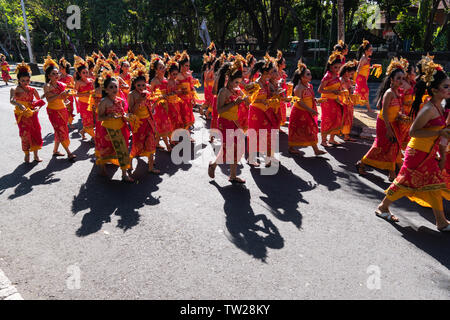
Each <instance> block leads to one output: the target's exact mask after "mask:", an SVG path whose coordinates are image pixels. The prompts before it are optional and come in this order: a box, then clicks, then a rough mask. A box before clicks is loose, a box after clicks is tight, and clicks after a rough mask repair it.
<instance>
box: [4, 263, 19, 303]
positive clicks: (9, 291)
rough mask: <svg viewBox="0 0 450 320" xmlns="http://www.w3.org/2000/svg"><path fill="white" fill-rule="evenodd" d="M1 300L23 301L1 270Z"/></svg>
mask: <svg viewBox="0 0 450 320" xmlns="http://www.w3.org/2000/svg"><path fill="white" fill-rule="evenodd" d="M0 300H23V298H22V296H21V295H20V293H19V292H17V289H16V287H14V286H13V285H12V283H11V281H9V279H8V278H7V277H6V275H5V274H4V273H3V271H2V270H0Z"/></svg>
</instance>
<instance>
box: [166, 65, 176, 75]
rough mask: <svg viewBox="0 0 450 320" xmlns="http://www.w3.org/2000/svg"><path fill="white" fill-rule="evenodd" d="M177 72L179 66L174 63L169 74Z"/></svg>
mask: <svg viewBox="0 0 450 320" xmlns="http://www.w3.org/2000/svg"><path fill="white" fill-rule="evenodd" d="M175 70H177V71H178V64H177V63H172V64H171V65H170V67H169V69H168V70H167V72H168V74H170V73H172V72H174V71H175Z"/></svg>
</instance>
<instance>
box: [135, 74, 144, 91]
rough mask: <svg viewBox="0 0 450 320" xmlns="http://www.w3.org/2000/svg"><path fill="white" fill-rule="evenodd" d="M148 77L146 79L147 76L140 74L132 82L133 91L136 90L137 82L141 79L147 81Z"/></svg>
mask: <svg viewBox="0 0 450 320" xmlns="http://www.w3.org/2000/svg"><path fill="white" fill-rule="evenodd" d="M146 80H147V79H145V76H139V77H137V78H136V79H134V80H133V81H132V82H131V91H133V90H136V83H138V82H139V81H144V82H146Z"/></svg>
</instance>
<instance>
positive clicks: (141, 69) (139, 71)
mask: <svg viewBox="0 0 450 320" xmlns="http://www.w3.org/2000/svg"><path fill="white" fill-rule="evenodd" d="M141 76H144V77H145V81H146V82H148V72H147V68H146V67H145V65H144V64H142V63H140V62H137V63H134V64H133V71H132V72H131V82H133V81H134V80H136V79H137V78H138V77H141Z"/></svg>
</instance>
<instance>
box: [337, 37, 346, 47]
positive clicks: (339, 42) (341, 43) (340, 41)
mask: <svg viewBox="0 0 450 320" xmlns="http://www.w3.org/2000/svg"><path fill="white" fill-rule="evenodd" d="M338 45H340V46H341V47H342V48H344V47H345V42H344V40H342V39H341V40H339V41H338Z"/></svg>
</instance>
